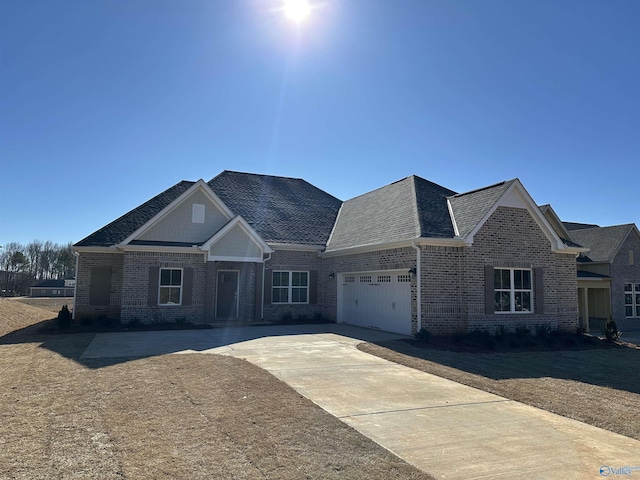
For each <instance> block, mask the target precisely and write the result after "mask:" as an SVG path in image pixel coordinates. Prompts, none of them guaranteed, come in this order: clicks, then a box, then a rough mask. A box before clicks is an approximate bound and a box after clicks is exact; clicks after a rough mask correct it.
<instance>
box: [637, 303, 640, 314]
mask: <svg viewBox="0 0 640 480" xmlns="http://www.w3.org/2000/svg"><path fill="white" fill-rule="evenodd" d="M636 317H640V305H638V306H636Z"/></svg>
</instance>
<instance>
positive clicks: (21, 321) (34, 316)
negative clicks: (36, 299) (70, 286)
mask: <svg viewBox="0 0 640 480" xmlns="http://www.w3.org/2000/svg"><path fill="white" fill-rule="evenodd" d="M60 308H62V307H60ZM58 310H59V309H58ZM56 315H57V311H56V313H55V314H54V313H53V312H52V311H51V309H50V308H38V307H34V306H31V305H27V304H24V303H22V302H21V301H20V300H17V299H12V298H0V337H2V336H4V335H7V334H8V333H10V332H13V331H14V330H19V329H21V328H26V327H29V326H30V325H33V324H36V323H39V322H43V321H45V320H50V319H52V318H55V317H56Z"/></svg>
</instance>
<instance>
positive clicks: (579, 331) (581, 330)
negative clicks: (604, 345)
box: [576, 325, 587, 335]
mask: <svg viewBox="0 0 640 480" xmlns="http://www.w3.org/2000/svg"><path fill="white" fill-rule="evenodd" d="M585 333H587V329H586V328H584V327H583V326H582V325H578V326H577V327H576V335H584V334H585Z"/></svg>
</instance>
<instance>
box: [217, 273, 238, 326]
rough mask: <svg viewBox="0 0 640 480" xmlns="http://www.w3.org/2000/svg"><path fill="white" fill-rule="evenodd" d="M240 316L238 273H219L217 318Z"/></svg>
mask: <svg viewBox="0 0 640 480" xmlns="http://www.w3.org/2000/svg"><path fill="white" fill-rule="evenodd" d="M237 316H238V272H237V271H231V270H221V271H219V272H218V292H217V294H216V317H220V318H232V317H237Z"/></svg>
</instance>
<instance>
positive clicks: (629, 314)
mask: <svg viewBox="0 0 640 480" xmlns="http://www.w3.org/2000/svg"><path fill="white" fill-rule="evenodd" d="M625 315H626V316H627V317H633V307H629V306H627V307H625Z"/></svg>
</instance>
